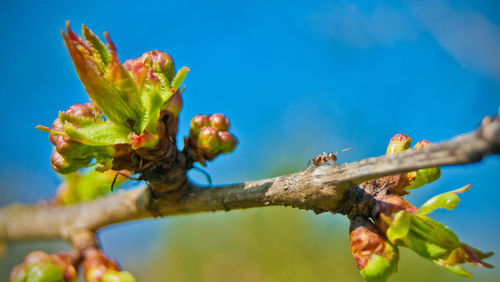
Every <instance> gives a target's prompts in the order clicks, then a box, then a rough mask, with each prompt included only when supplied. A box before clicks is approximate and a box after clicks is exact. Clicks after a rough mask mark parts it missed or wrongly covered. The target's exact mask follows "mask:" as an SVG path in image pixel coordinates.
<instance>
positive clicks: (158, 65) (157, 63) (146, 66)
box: [123, 50, 175, 89]
mask: <svg viewBox="0 0 500 282" xmlns="http://www.w3.org/2000/svg"><path fill="white" fill-rule="evenodd" d="M123 67H124V68H125V69H126V70H128V71H129V72H130V73H132V75H133V76H134V79H135V82H136V84H137V86H138V87H139V89H142V85H143V83H144V82H145V81H146V80H148V81H149V82H153V83H155V82H159V80H160V78H159V77H158V75H157V73H158V74H162V75H164V76H165V78H166V79H167V80H168V81H169V82H172V80H173V79H174V76H175V67H174V61H173V60H172V57H170V55H169V54H167V53H165V52H162V51H159V50H155V51H149V52H146V53H144V54H143V55H142V56H141V57H139V58H137V59H134V60H127V61H125V63H124V64H123Z"/></svg>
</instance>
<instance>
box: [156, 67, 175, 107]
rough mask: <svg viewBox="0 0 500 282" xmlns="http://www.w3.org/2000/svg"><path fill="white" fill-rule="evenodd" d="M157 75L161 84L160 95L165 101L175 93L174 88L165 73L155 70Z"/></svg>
mask: <svg viewBox="0 0 500 282" xmlns="http://www.w3.org/2000/svg"><path fill="white" fill-rule="evenodd" d="M155 76H156V77H158V80H160V84H161V88H160V95H161V97H162V98H163V102H166V101H168V99H170V97H172V95H173V93H172V88H171V87H170V82H169V80H168V78H167V77H166V76H165V74H163V73H161V72H155ZM174 92H175V91H174Z"/></svg>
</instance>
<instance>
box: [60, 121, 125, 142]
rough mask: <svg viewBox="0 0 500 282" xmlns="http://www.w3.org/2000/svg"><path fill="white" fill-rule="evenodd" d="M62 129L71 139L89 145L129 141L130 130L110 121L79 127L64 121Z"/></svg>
mask: <svg viewBox="0 0 500 282" xmlns="http://www.w3.org/2000/svg"><path fill="white" fill-rule="evenodd" d="M64 131H65V132H66V134H68V136H69V137H71V139H73V140H75V141H78V142H80V143H83V144H86V145H91V146H104V145H114V144H125V143H130V140H129V138H128V136H129V134H130V131H129V130H128V129H127V128H124V127H121V126H118V125H115V124H113V123H110V122H106V123H94V124H86V125H84V126H81V127H75V126H74V125H72V124H71V123H68V122H66V123H65V124H64Z"/></svg>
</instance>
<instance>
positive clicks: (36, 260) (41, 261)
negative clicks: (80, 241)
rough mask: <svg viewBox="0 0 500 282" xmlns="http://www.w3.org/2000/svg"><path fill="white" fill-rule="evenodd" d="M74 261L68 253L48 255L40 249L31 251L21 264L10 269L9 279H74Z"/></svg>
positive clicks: (62, 280) (19, 281)
mask: <svg viewBox="0 0 500 282" xmlns="http://www.w3.org/2000/svg"><path fill="white" fill-rule="evenodd" d="M75 263H76V260H75V258H74V256H72V255H69V254H65V253H57V254H53V255H48V254H46V253H44V252H42V251H33V252H31V253H30V254H28V255H27V256H26V258H25V259H24V262H23V263H22V264H19V265H17V266H15V267H14V268H13V269H12V271H11V273H10V281H12V282H21V281H23V282H24V281H61V282H64V281H75V279H76V277H77V272H76V269H75V267H74V264H75Z"/></svg>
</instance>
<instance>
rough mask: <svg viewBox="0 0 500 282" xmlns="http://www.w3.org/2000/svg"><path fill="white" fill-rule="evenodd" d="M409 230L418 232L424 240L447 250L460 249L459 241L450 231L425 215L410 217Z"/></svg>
mask: <svg viewBox="0 0 500 282" xmlns="http://www.w3.org/2000/svg"><path fill="white" fill-rule="evenodd" d="M411 230H412V231H416V232H419V233H420V235H421V236H422V237H423V238H424V239H425V240H427V241H429V242H434V243H436V244H439V245H440V246H443V247H445V248H447V249H454V248H457V247H460V240H459V239H458V237H457V235H456V234H455V233H454V232H453V231H451V229H449V228H448V227H446V226H445V225H443V224H441V223H439V222H437V221H435V220H433V219H431V218H429V217H427V216H425V215H421V214H416V215H414V216H413V217H412V220H411Z"/></svg>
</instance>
